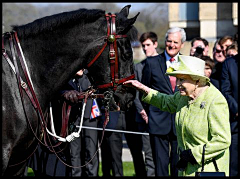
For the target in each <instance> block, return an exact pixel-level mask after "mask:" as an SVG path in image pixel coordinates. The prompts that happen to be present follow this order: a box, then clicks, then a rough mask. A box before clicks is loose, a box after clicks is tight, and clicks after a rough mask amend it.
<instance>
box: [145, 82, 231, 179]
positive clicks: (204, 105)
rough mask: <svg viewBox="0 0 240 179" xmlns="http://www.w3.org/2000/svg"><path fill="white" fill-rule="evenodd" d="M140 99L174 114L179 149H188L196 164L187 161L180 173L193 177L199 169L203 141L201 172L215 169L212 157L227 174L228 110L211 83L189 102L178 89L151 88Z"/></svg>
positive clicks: (227, 174) (229, 137)
mask: <svg viewBox="0 0 240 179" xmlns="http://www.w3.org/2000/svg"><path fill="white" fill-rule="evenodd" d="M142 100H143V101H144V102H146V103H149V104H151V105H154V106H156V107H158V108H159V109H161V110H162V111H168V112H170V113H176V118H175V126H176V132H177V140H178V149H179V150H187V149H191V151H192V153H193V156H194V157H195V159H196V161H197V163H198V164H195V165H191V164H190V163H188V166H187V168H186V169H185V171H183V172H180V171H179V172H178V174H179V176H195V172H196V171H201V165H202V162H201V160H202V151H203V145H204V144H206V149H205V161H204V163H205V165H204V171H215V168H214V165H213V163H212V160H211V159H212V158H213V157H214V158H215V159H216V162H217V165H218V168H219V170H220V171H224V172H225V173H226V176H229V146H230V143H231V132H230V123H229V110H228V104H227V101H226V99H225V98H224V96H223V95H222V94H221V92H220V91H219V90H218V89H217V88H215V87H214V86H213V85H212V84H211V83H210V87H209V88H207V89H206V90H205V91H204V92H203V93H202V94H201V95H200V96H199V97H198V98H196V99H195V100H194V101H190V98H189V97H187V96H181V95H180V93H179V92H176V93H175V94H174V95H166V94H162V93H160V92H158V91H156V90H151V91H150V93H149V94H148V95H147V96H143V97H142ZM179 150H178V151H179Z"/></svg>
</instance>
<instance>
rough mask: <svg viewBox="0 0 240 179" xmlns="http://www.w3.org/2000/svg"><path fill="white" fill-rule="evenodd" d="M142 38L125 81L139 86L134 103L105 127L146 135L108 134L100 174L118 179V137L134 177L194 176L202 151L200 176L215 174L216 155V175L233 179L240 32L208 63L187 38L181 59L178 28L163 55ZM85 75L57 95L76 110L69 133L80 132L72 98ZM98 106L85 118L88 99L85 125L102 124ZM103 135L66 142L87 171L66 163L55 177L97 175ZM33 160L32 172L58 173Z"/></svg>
mask: <svg viewBox="0 0 240 179" xmlns="http://www.w3.org/2000/svg"><path fill="white" fill-rule="evenodd" d="M139 41H140V43H141V45H142V49H143V51H144V53H145V55H146V59H144V60H142V61H141V62H139V63H137V64H135V76H136V79H135V80H129V81H127V82H125V83H124V85H126V86H127V87H132V88H135V89H136V98H135V100H134V104H133V106H132V107H131V108H130V109H129V110H127V111H122V110H121V109H120V110H119V111H114V112H110V121H109V122H110V123H109V124H108V126H107V127H109V128H112V129H115V130H126V131H135V132H141V133H148V134H149V135H139V134H128V133H120V132H111V131H106V132H105V134H104V137H103V140H102V143H101V159H102V173H103V176H123V162H122V149H123V135H124V136H125V138H126V141H127V145H128V147H129V149H130V152H131V155H132V159H133V164H134V169H135V174H136V176H137V177H138V176H140V177H143V176H194V175H195V172H197V171H200V170H201V166H202V163H201V162H202V161H201V160H202V151H203V146H206V148H205V162H206V163H205V164H204V165H205V166H206V167H205V171H214V165H213V163H212V159H213V158H214V159H215V160H216V162H217V165H218V168H219V170H220V171H223V172H225V174H226V175H227V176H238V175H239V173H238V75H237V74H238V58H239V55H238V34H236V35H235V36H234V37H231V36H224V37H222V38H220V39H218V40H216V42H215V44H214V47H213V54H212V57H213V58H211V57H210V54H209V48H210V47H209V42H208V41H207V40H206V39H204V38H201V37H196V38H194V39H192V41H191V48H190V49H189V55H183V54H181V52H180V51H181V49H182V48H183V47H184V42H185V41H186V33H185V31H184V29H182V28H178V27H174V28H170V29H168V31H167V32H166V35H165V48H164V51H163V52H162V53H158V50H157V49H158V37H157V34H156V33H154V32H145V33H143V34H142V35H141V36H140V38H139ZM86 73H87V72H86V70H85V72H83V70H80V71H79V72H78V73H77V74H76V75H75V76H74V77H73V79H71V80H70V81H69V83H68V84H67V85H66V86H65V87H64V89H63V90H62V91H61V92H60V93H59V98H61V100H63V101H64V100H65V101H71V103H72V104H73V106H74V110H73V113H72V114H71V116H70V121H74V122H72V123H71V125H70V126H71V130H72V131H76V130H78V128H76V126H77V125H78V124H79V120H80V116H81V109H82V103H81V104H79V100H74V98H76V97H77V95H78V94H79V93H80V92H83V91H86V90H87V89H88V87H89V86H90V85H91V83H90V81H89V80H88V78H87V75H86ZM95 102H96V101H95ZM97 104H98V106H99V109H100V111H101V114H102V115H100V116H98V117H90V116H91V106H92V105H93V101H92V100H89V101H88V102H87V107H86V110H85V113H84V121H83V125H85V126H91V127H97V126H99V125H101V124H102V121H103V120H104V116H105V115H104V107H103V105H102V101H101V100H97ZM196 124H197V125H196ZM69 129H70V128H69ZM101 137H102V132H101V131H96V130H89V129H82V132H81V136H80V137H79V138H78V139H76V140H74V141H73V142H70V144H69V145H68V149H69V153H68V155H66V156H69V157H70V159H69V162H70V163H71V165H73V166H81V165H84V164H86V163H87V162H89V161H90V162H89V163H88V164H87V165H86V166H84V167H75V168H70V167H67V166H64V165H63V166H62V168H63V167H65V169H61V171H62V172H61V173H60V174H59V175H60V176H63V175H64V176H98V171H99V157H100V156H99V155H98V154H97V155H96V156H95V157H94V158H93V159H92V160H90V159H91V158H92V157H93V155H94V152H95V151H97V150H98V144H99V143H100V140H101ZM41 152H42V151H41ZM38 158H41V157H40V156H38ZM54 160H57V158H56V159H54ZM31 163H33V162H30V165H29V167H32V168H33V169H34V171H35V174H37V175H51V176H56V173H57V172H56V171H55V172H53V171H51V174H49V173H47V172H46V170H45V171H44V172H45V173H44V174H43V171H41V172H40V170H39V167H36V166H35V165H34V166H33V164H31ZM38 163H39V161H38ZM43 163H45V166H47V164H46V161H44V162H43ZM42 167H43V166H42V165H41V168H42ZM66 168H68V169H67V170H66ZM63 171H64V172H65V173H64V172H63ZM63 173H64V174H63Z"/></svg>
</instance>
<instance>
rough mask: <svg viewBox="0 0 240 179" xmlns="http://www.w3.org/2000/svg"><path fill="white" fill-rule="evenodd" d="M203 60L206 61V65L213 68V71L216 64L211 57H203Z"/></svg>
mask: <svg viewBox="0 0 240 179" xmlns="http://www.w3.org/2000/svg"><path fill="white" fill-rule="evenodd" d="M201 59H202V60H204V61H205V65H208V66H209V67H210V68H211V70H213V68H214V66H215V64H214V61H213V59H211V57H209V56H202V57H201Z"/></svg>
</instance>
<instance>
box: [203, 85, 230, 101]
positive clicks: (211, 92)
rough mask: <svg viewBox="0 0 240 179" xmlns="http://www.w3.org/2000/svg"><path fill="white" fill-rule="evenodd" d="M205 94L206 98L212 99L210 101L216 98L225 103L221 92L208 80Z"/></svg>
mask: <svg viewBox="0 0 240 179" xmlns="http://www.w3.org/2000/svg"><path fill="white" fill-rule="evenodd" d="M205 96H206V98H207V99H208V100H212V101H216V100H217V101H222V102H224V103H227V101H226V99H225V97H224V96H223V94H222V93H221V92H220V91H219V89H217V88H216V87H215V86H214V85H213V84H212V83H211V82H210V86H209V88H208V90H207V94H206V95H205Z"/></svg>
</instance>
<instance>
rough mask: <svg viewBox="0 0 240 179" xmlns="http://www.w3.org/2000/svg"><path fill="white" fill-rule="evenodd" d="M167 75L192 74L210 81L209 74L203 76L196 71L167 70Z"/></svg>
mask: <svg viewBox="0 0 240 179" xmlns="http://www.w3.org/2000/svg"><path fill="white" fill-rule="evenodd" d="M166 75H169V76H176V75H190V76H197V77H199V78H202V79H205V80H206V81H207V82H209V81H210V79H209V78H208V77H207V76H202V75H199V74H196V73H190V72H189V73H188V72H186V71H173V72H166Z"/></svg>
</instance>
